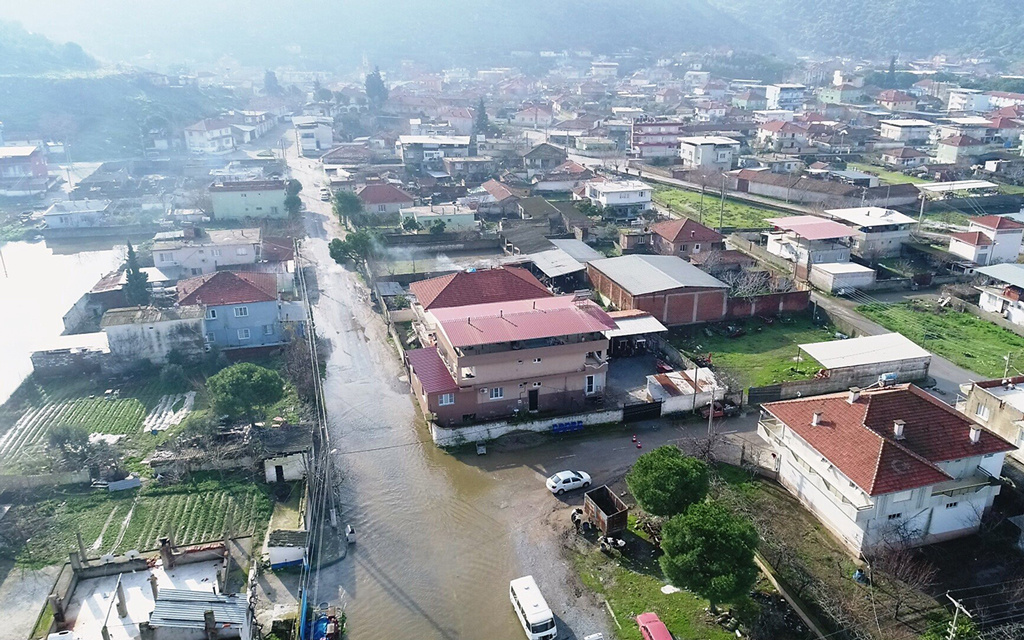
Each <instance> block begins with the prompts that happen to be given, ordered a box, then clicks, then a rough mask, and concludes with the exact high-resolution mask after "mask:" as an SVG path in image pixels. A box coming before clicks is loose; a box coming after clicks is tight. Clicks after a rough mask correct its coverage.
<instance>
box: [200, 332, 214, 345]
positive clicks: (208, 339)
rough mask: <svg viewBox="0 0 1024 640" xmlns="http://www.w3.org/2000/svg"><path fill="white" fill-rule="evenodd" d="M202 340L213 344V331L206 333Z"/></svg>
mask: <svg viewBox="0 0 1024 640" xmlns="http://www.w3.org/2000/svg"><path fill="white" fill-rule="evenodd" d="M203 341H204V342H206V344H213V343H214V342H215V340H214V338H213V332H212V331H211V332H209V333H207V334H206V335H205V336H203Z"/></svg>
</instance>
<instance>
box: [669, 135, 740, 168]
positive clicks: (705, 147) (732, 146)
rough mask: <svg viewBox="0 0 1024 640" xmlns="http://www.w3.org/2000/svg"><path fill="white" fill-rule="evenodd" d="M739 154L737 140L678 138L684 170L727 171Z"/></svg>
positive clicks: (719, 137)
mask: <svg viewBox="0 0 1024 640" xmlns="http://www.w3.org/2000/svg"><path fill="white" fill-rule="evenodd" d="M739 152H740V142H739V140H733V139H732V138H726V137H725V136H687V137H682V138H679V157H680V158H682V160H683V168H684V169H712V170H717V171H729V170H730V169H732V165H733V161H734V159H735V158H736V156H737V155H739Z"/></svg>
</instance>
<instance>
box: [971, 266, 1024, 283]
mask: <svg viewBox="0 0 1024 640" xmlns="http://www.w3.org/2000/svg"><path fill="white" fill-rule="evenodd" d="M975 271H977V272H978V273H980V274H982V275H986V276H988V277H990V278H994V279H996V280H999V281H1001V282H1005V283H1007V284H1012V285H1013V286H1015V287H1020V288H1022V289H1024V265H1022V264H1017V263H1015V262H1003V263H1000V264H994V265H991V266H988V267H981V268H978V269H975Z"/></svg>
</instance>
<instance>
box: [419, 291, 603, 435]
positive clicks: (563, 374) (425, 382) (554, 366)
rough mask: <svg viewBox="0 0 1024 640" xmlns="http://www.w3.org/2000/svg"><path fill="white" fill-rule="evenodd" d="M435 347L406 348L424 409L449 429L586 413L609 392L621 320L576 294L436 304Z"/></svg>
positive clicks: (433, 314)
mask: <svg viewBox="0 0 1024 640" xmlns="http://www.w3.org/2000/svg"><path fill="white" fill-rule="evenodd" d="M427 313H428V315H430V316H432V319H433V326H434V327H435V331H434V334H433V335H434V337H435V339H436V346H432V347H426V348H424V349H416V350H412V351H407V352H406V358H407V360H408V363H409V370H410V378H411V382H412V387H413V391H414V393H415V394H416V397H417V400H418V401H419V403H420V407H421V408H422V409H423V411H424V413H428V414H430V415H431V417H432V419H433V422H435V423H436V424H438V425H440V426H442V427H446V426H454V425H457V424H461V423H470V422H476V421H481V420H492V419H500V418H511V417H513V416H515V415H519V414H525V413H535V412H545V413H548V412H551V413H561V412H572V411H582V410H584V409H585V408H586V407H587V405H588V402H589V401H591V400H595V401H596V400H597V399H598V398H600V397H601V396H603V394H604V386H605V376H606V374H607V371H608V360H607V351H608V338H606V337H605V336H604V334H603V333H602V332H604V331H607V330H610V329H614V328H615V321H614V320H613V319H612V318H611V317H609V316H608V314H607V313H605V312H604V311H603V310H602V309H601V308H600V307H599V306H597V305H596V304H594V303H593V302H591V301H590V300H586V299H578V298H576V297H575V296H558V297H543V298H538V299H534V300H516V301H510V302H495V303H485V304H474V305H469V306H461V307H450V308H441V309H433V310H431V311H428V312H427Z"/></svg>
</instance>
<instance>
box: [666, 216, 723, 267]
mask: <svg viewBox="0 0 1024 640" xmlns="http://www.w3.org/2000/svg"><path fill="white" fill-rule="evenodd" d="M650 231H651V242H650V245H651V248H652V249H653V250H654V252H655V253H660V254H661V255H663V256H679V257H680V258H690V257H691V256H695V255H697V254H699V253H702V252H703V253H707V252H711V251H724V250H725V236H723V235H722V234H720V233H718V232H717V231H715V230H713V229H709V228H707V227H705V226H704V225H702V224H700V223H699V222H697V221H696V220H692V219H690V218H677V219H675V220H664V221H662V222H656V223H654V224H652V225H651V228H650Z"/></svg>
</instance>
